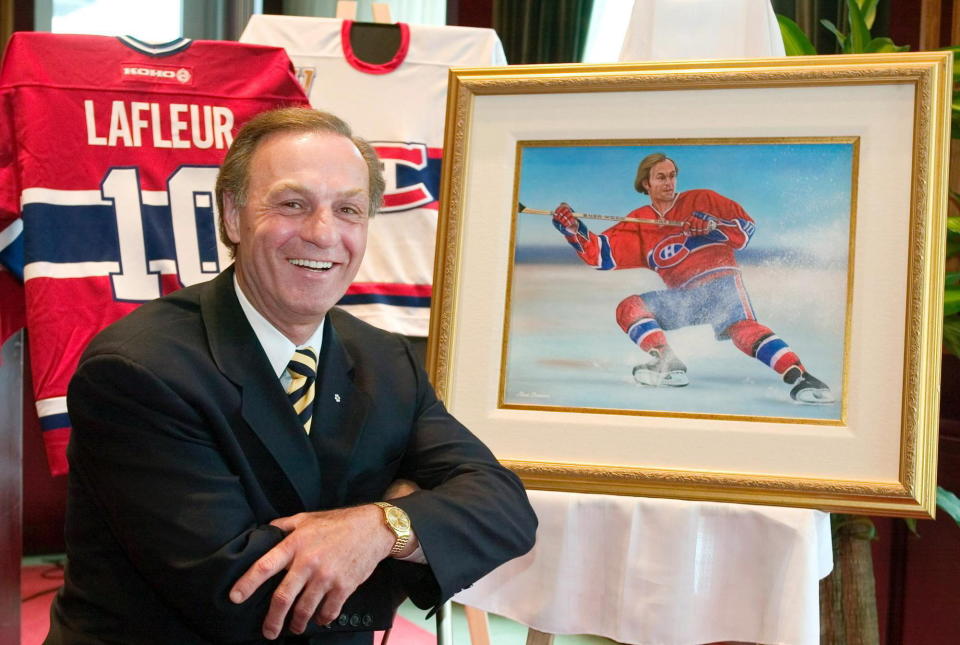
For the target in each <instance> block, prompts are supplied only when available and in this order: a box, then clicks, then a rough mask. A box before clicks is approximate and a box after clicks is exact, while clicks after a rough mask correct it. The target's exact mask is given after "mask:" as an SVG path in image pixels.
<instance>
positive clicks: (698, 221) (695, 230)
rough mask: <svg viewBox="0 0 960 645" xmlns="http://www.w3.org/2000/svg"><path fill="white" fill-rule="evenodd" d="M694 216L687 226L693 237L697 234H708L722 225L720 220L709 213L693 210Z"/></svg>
mask: <svg viewBox="0 0 960 645" xmlns="http://www.w3.org/2000/svg"><path fill="white" fill-rule="evenodd" d="M692 216H693V219H691V220H690V221H688V222H687V228H688V230H689V232H690V236H691V237H693V236H697V235H708V234H710V233H711V232H712V231H715V230H717V226H719V225H720V220H718V219H717V218H716V217H714V216H713V215H710V214H709V213H702V212H700V211H693V213H692Z"/></svg>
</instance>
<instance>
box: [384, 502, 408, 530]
mask: <svg viewBox="0 0 960 645" xmlns="http://www.w3.org/2000/svg"><path fill="white" fill-rule="evenodd" d="M386 510H387V521H388V522H389V523H390V525H391V526H393V527H394V528H395V529H397V530H399V531H406V530H407V529H409V528H410V518H408V517H407V514H406V513H404V512H403V509H400V508H397V507H396V506H391V507H390V508H388V509H386Z"/></svg>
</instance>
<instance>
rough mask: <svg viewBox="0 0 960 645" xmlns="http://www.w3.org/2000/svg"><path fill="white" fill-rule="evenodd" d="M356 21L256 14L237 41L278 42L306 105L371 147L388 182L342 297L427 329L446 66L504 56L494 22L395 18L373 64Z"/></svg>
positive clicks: (375, 318)
mask: <svg viewBox="0 0 960 645" xmlns="http://www.w3.org/2000/svg"><path fill="white" fill-rule="evenodd" d="M354 27H355V23H353V22H352V21H349V20H335V19H331V18H305V17H298V16H275V15H255V16H253V17H252V18H251V19H250V22H249V23H248V24H247V27H246V29H245V30H244V32H243V35H242V36H241V37H240V40H241V42H247V43H258V44H262V45H275V46H279V47H284V48H285V49H286V50H287V54H289V56H290V58H291V60H292V61H293V64H294V66H295V67H296V69H297V77H298V79H299V80H300V82H301V83H302V84H303V86H304V89H305V90H306V92H307V96H308V97H309V98H310V103H311V105H312V106H313V107H315V108H318V109H322V110H327V111H330V112H333V113H334V114H336V115H337V116H339V117H341V118H343V119H345V120H346V121H347V122H348V123H350V125H351V127H352V128H353V130H354V132H356V133H357V134H358V135H359V136H361V137H363V138H364V139H367V140H368V141H370V142H371V143H372V144H373V146H374V148H376V150H377V153H378V154H379V155H380V159H381V160H382V162H383V167H384V175H385V178H386V182H387V190H386V194H385V195H384V205H383V208H382V209H381V210H380V211H379V213H378V214H377V216H376V217H375V218H374V219H373V220H372V221H371V224H370V234H369V240H368V242H367V251H366V256H365V258H364V260H363V264H362V266H361V267H360V272H359V274H358V275H357V277H356V279H355V282H354V284H353V285H351V287H350V289H349V290H348V291H347V294H346V295H345V296H344V298H343V299H342V300H341V301H340V303H339V304H340V305H341V306H343V307H344V308H345V309H347V310H349V311H350V312H351V313H352V314H354V315H356V316H358V317H360V318H363V319H364V320H366V321H367V322H369V323H371V324H373V325H376V326H378V327H381V328H383V329H387V330H389V331H393V332H397V333H400V334H404V335H407V336H426V335H427V329H428V326H429V319H430V295H431V284H432V281H433V257H434V252H435V244H436V230H437V208H438V199H439V194H440V162H441V158H442V156H443V154H442V147H443V128H444V110H445V108H446V97H447V76H448V70H449V69H450V67H485V66H494V65H505V64H506V59H505V57H504V54H503V47H502V46H501V44H500V39H499V38H498V37H497V34H496V32H494V31H493V30H492V29H480V28H475V27H437V26H426V25H408V24H406V23H398V25H397V28H398V29H399V30H400V46H399V48H398V49H397V53H396V55H395V56H394V58H393V59H392V60H390V61H389V62H387V63H384V64H380V65H376V64H370V63H367V62H364V61H362V60H360V59H359V58H357V56H356V55H355V54H354V51H353V49H352V47H351V45H350V35H351V32H352V30H353V29H354Z"/></svg>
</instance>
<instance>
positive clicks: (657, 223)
mask: <svg viewBox="0 0 960 645" xmlns="http://www.w3.org/2000/svg"><path fill="white" fill-rule="evenodd" d="M517 206H518V207H519V211H520V212H521V213H530V214H531V215H553V211H545V210H540V209H539V208H527V207H526V206H524V205H523V203H522V202H518V203H517ZM572 215H573V216H574V217H576V218H577V219H602V220H607V221H610V222H634V223H635V224H646V225H648V226H684V224H685V222H671V221H662V222H660V221H657V220H653V219H635V218H633V217H617V216H616V215H596V214H594V213H572Z"/></svg>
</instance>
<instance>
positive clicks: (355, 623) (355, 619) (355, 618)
mask: <svg viewBox="0 0 960 645" xmlns="http://www.w3.org/2000/svg"><path fill="white" fill-rule="evenodd" d="M350 626H351V627H359V626H360V616H359V615H357V614H353V615H352V616H350Z"/></svg>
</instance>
